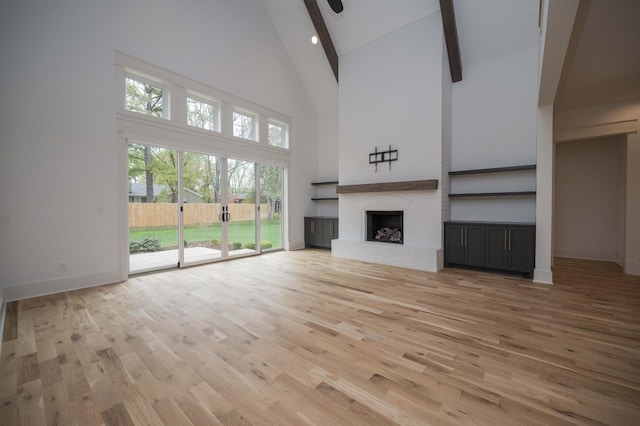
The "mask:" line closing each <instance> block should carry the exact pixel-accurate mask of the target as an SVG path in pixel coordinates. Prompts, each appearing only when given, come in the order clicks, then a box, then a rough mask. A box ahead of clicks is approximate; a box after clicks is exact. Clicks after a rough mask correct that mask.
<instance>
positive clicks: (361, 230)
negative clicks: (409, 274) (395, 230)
mask: <svg viewBox="0 0 640 426" xmlns="http://www.w3.org/2000/svg"><path fill="white" fill-rule="evenodd" d="M439 196H440V195H439V191H437V190H431V191H405V192H394V193H393V194H390V193H362V194H340V196H339V198H340V239H338V240H333V241H332V244H331V253H332V255H333V256H336V257H341V258H345V259H353V260H361V261H365V262H373V263H380V264H384V265H393V266H400V267H405V268H411V269H419V270H423V271H432V272H435V271H438V270H439V269H440V268H442V250H441V249H440V246H441V244H440V241H441V232H442V231H441V229H442V227H441V225H440V220H441V219H440V218H441V216H440V214H441V213H440V211H439V209H438V208H435V209H434V207H435V206H438V207H439V205H440V203H439V202H438V197H439ZM367 210H380V211H397V210H400V211H403V212H404V223H403V231H404V232H403V240H404V241H403V244H389V243H381V242H373V241H367V236H366V232H367V231H366V228H367V217H366V216H367V214H366V212H367Z"/></svg>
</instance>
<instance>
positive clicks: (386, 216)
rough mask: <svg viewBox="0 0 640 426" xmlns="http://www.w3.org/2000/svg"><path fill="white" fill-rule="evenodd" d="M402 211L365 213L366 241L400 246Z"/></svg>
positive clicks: (401, 239)
mask: <svg viewBox="0 0 640 426" xmlns="http://www.w3.org/2000/svg"><path fill="white" fill-rule="evenodd" d="M402 224H403V212H402V211H371V210H370V211H367V241H374V242H377V243H391V244H402V241H403V237H402V232H403V229H402Z"/></svg>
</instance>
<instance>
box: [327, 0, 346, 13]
mask: <svg viewBox="0 0 640 426" xmlns="http://www.w3.org/2000/svg"><path fill="white" fill-rule="evenodd" d="M327 1H328V2H329V6H331V9H332V10H333V11H334V12H335V13H340V12H342V10H343V9H344V8H343V7H342V1H341V0H327Z"/></svg>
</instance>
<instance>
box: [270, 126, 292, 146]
mask: <svg viewBox="0 0 640 426" xmlns="http://www.w3.org/2000/svg"><path fill="white" fill-rule="evenodd" d="M288 133H289V132H288V126H287V125H286V124H284V123H280V122H278V121H275V120H269V145H273V146H277V147H280V148H288V147H289V141H288V139H289V138H288V136H289V134H288Z"/></svg>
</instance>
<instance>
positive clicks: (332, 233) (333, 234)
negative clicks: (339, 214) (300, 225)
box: [322, 219, 338, 248]
mask: <svg viewBox="0 0 640 426" xmlns="http://www.w3.org/2000/svg"><path fill="white" fill-rule="evenodd" d="M323 222H324V223H323V225H322V226H323V229H322V247H326V248H331V240H333V239H334V238H338V221H337V220H335V219H325V220H324V221H323Z"/></svg>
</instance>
